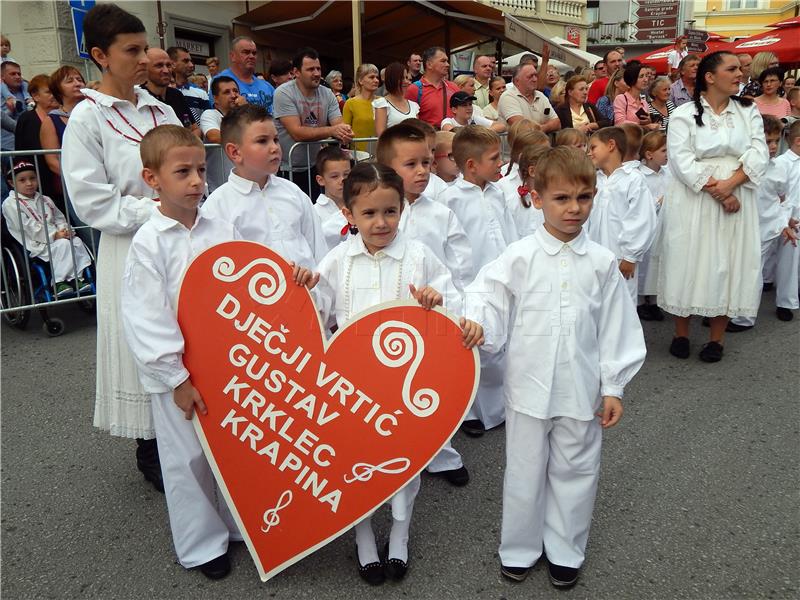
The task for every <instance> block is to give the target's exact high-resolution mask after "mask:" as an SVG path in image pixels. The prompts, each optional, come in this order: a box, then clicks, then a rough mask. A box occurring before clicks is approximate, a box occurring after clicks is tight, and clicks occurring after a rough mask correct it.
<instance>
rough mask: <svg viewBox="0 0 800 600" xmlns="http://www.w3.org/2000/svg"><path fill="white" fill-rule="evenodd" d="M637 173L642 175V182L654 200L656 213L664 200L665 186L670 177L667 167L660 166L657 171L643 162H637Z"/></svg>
mask: <svg viewBox="0 0 800 600" xmlns="http://www.w3.org/2000/svg"><path fill="white" fill-rule="evenodd" d="M638 169H639V173H641V174H642V177H644V182H645V184H646V185H647V189H648V190H650V195H651V196H653V200H654V201H655V206H656V213H658V212H659V211H660V210H661V204H662V203H663V201H664V192H666V191H667V186H668V185H669V181H670V178H671V175H670V172H669V169H668V168H667V167H661V168H660V169H659V170H658V171H654V170H653V169H651V168H650V167H648V166H647V165H646V164H644V163H639V167H638Z"/></svg>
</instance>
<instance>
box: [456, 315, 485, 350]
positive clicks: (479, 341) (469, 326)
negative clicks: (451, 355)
mask: <svg viewBox="0 0 800 600" xmlns="http://www.w3.org/2000/svg"><path fill="white" fill-rule="evenodd" d="M459 325H461V331H463V332H464V347H465V348H466V349H467V350H472V348H473V347H475V346H482V345H483V327H481V326H480V325H479V324H478V323H476V322H475V321H470V320H469V319H465V318H464V317H461V320H460V321H459Z"/></svg>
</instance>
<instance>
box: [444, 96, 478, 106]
mask: <svg viewBox="0 0 800 600" xmlns="http://www.w3.org/2000/svg"><path fill="white" fill-rule="evenodd" d="M475 100H476V98H475V96H470V95H469V94H468V93H467V92H456V93H455V94H453V95H452V96H451V98H450V108H455V107H456V106H466V105H467V104H472V103H473V102H475Z"/></svg>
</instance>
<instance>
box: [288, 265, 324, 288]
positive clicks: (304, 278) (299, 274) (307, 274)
mask: <svg viewBox="0 0 800 600" xmlns="http://www.w3.org/2000/svg"><path fill="white" fill-rule="evenodd" d="M289 264H291V265H292V279H294V282H295V283H296V284H297V285H299V286H306V287H307V288H308V289H310V290H313V289H314V286H315V285H317V283H318V282H319V273H314V272H313V271H312V270H311V269H306V268H305V267H300V266H298V265H296V264H295V263H289Z"/></svg>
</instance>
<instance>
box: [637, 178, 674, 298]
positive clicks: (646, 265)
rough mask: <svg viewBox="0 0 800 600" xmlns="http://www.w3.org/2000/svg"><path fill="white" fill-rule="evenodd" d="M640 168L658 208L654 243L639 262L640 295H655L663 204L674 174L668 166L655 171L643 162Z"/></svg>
mask: <svg viewBox="0 0 800 600" xmlns="http://www.w3.org/2000/svg"><path fill="white" fill-rule="evenodd" d="M638 170H639V173H641V174H642V176H643V177H644V182H645V183H646V184H647V189H648V190H650V195H651V196H652V197H653V201H654V202H655V208H656V232H655V234H654V236H653V243H652V244H650V249H649V250H648V251H647V252H645V254H644V256H643V257H642V261H641V262H640V263H639V277H638V286H639V295H640V296H655V295H656V291H657V290H656V284H657V282H658V256H657V248H658V245H659V240H660V238H661V226H662V225H661V223H662V219H661V206H662V205H663V204H664V198H665V196H664V195H665V193H666V191H667V187H668V186H669V182H670V179H671V177H672V176H671V174H670V171H669V167H666V166H664V167H662V168H660V169H659V170H658V171H654V170H653V169H651V168H650V167H648V166H647V165H646V164H644V163H643V162H642V163H640V164H639V167H638Z"/></svg>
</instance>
